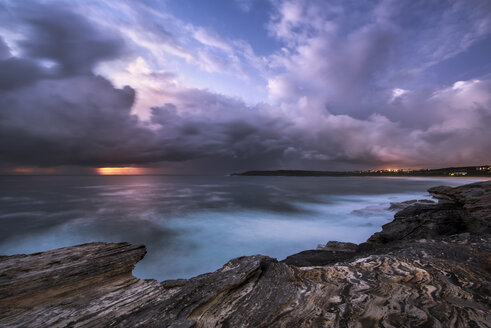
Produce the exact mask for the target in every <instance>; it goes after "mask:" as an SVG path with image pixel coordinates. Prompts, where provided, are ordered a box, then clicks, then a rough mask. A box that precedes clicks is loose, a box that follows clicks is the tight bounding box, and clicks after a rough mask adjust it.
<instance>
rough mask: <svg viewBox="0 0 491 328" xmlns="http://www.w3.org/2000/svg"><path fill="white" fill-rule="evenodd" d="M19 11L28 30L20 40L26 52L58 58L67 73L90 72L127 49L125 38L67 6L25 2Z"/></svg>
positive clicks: (57, 62)
mask: <svg viewBox="0 0 491 328" xmlns="http://www.w3.org/2000/svg"><path fill="white" fill-rule="evenodd" d="M17 12H18V13H19V14H18V18H19V19H20V20H21V22H22V23H23V24H25V26H26V33H27V38H26V40H23V41H21V42H19V45H20V47H21V48H22V51H23V54H24V55H25V56H27V57H29V58H37V59H44V60H52V61H54V62H55V63H56V65H58V67H57V68H58V69H59V71H60V73H61V74H63V75H74V74H90V73H91V71H92V68H93V66H94V65H95V64H97V63H98V62H100V61H102V60H107V59H113V58H116V57H118V56H119V55H121V54H122V52H123V49H124V42H123V40H122V39H121V38H119V37H117V36H115V35H113V34H109V33H108V32H107V31H106V32H104V31H101V30H99V29H97V28H95V27H94V25H92V24H91V23H90V22H88V21H87V20H86V19H85V18H82V17H81V16H80V15H76V14H74V13H72V12H71V11H69V10H68V9H66V8H56V7H53V6H49V7H48V6H42V5H33V4H29V5H27V4H24V5H23V6H22V5H21V7H20V8H18V10H17Z"/></svg>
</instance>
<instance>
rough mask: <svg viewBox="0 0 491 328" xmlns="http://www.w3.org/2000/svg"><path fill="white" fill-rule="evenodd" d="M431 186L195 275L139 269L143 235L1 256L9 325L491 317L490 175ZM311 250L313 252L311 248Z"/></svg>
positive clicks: (417, 322)
mask: <svg viewBox="0 0 491 328" xmlns="http://www.w3.org/2000/svg"><path fill="white" fill-rule="evenodd" d="M430 192H431V193H432V194H433V195H434V196H435V197H436V198H437V199H440V200H441V201H440V203H439V204H430V203H421V202H416V203H415V204H412V205H409V206H407V207H405V208H404V209H403V210H402V211H401V212H398V213H397V214H396V216H395V219H394V221H393V222H391V223H389V224H387V225H385V226H384V227H383V230H382V232H380V233H377V234H374V235H373V236H372V237H371V238H370V239H369V240H368V241H367V243H364V244H361V245H358V246H357V247H354V246H353V245H349V244H347V245H343V244H340V243H339V244H338V243H330V244H329V243H328V247H326V248H325V249H320V250H312V251H308V252H307V253H304V252H302V253H304V254H302V253H299V254H295V255H293V256H291V257H289V258H287V259H286V260H285V261H283V262H278V261H277V260H275V259H272V258H269V257H266V256H261V255H256V256H248V257H241V258H237V259H233V260H231V261H230V262H228V263H227V264H225V265H224V266H223V267H222V268H221V269H220V270H217V271H216V272H213V273H208V274H204V275H201V276H198V277H195V278H192V279H187V280H184V279H181V280H173V281H164V282H162V283H159V282H157V281H155V280H140V279H137V278H135V277H133V276H132V275H131V271H132V269H133V267H134V265H135V264H136V263H137V262H138V261H139V260H140V259H141V258H142V257H143V256H144V254H145V248H144V246H133V245H130V244H128V243H120V244H106V243H91V244H85V245H79V246H74V247H67V248H62V249H58V250H53V251H48V252H43V253H37V254H31V255H15V256H5V257H1V258H0V325H1V326H3V327H48V326H55V327H56V326H57V327H66V326H70V327H147V326H148V327H378V326H380V327H418V326H425V327H489V326H490V325H491V316H490V313H491V311H490V310H491V308H490V304H491V299H490V297H489V295H491V291H490V281H491V279H490V278H491V275H490V270H491V238H490V234H489V232H490V231H489V222H490V220H491V199H490V197H491V182H485V183H476V184H471V185H467V186H462V187H458V188H448V187H438V188H432V189H430ZM312 252H313V253H312Z"/></svg>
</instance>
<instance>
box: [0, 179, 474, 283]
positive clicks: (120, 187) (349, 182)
mask: <svg viewBox="0 0 491 328" xmlns="http://www.w3.org/2000/svg"><path fill="white" fill-rule="evenodd" d="M469 182H472V181H469V180H462V179H459V180H453V179H417V178H372V177H221V176H15V177H14V176H3V177H0V223H1V226H2V229H1V230H0V254H4V255H10V254H18V253H32V252H39V251H43V250H48V249H52V248H58V247H64V246H70V245H74V244H79V243H85V242H92V241H105V242H120V241H128V242H131V243H135V244H145V245H146V246H147V249H148V254H147V255H146V256H145V258H144V259H143V260H142V261H141V262H140V263H139V264H138V265H137V266H136V268H135V270H134V274H135V275H136V276H137V277H140V278H154V279H157V280H165V279H174V278H188V277H191V276H195V275H197V274H201V273H205V272H210V271H214V270H216V269H217V268H219V267H221V266H222V265H223V264H224V263H226V262H227V261H228V260H229V259H231V258H234V257H237V256H242V255H253V254H264V255H268V256H271V257H276V258H278V259H280V260H281V259H283V258H285V257H286V256H288V255H290V254H293V253H296V252H299V251H302V250H305V249H313V248H315V247H316V246H317V244H320V243H326V242H327V241H329V240H339V241H350V242H356V243H359V242H363V241H365V240H366V239H367V238H368V237H369V236H370V235H371V234H373V233H374V232H376V231H379V230H380V227H381V226H382V225H383V224H385V223H387V222H390V221H391V220H392V216H393V214H394V213H393V212H391V211H389V210H388V209H387V208H388V207H389V205H390V202H397V201H404V200H408V199H416V198H417V199H423V198H430V197H429V195H428V194H427V192H426V190H427V189H428V188H429V187H432V186H437V185H442V184H445V185H451V186H456V185H460V184H465V183H469Z"/></svg>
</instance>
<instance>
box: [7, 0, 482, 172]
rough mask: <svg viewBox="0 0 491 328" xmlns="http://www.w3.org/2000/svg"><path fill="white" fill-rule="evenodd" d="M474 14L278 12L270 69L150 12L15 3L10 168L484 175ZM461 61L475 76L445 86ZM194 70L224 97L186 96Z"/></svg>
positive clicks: (407, 9)
mask: <svg viewBox="0 0 491 328" xmlns="http://www.w3.org/2000/svg"><path fill="white" fill-rule="evenodd" d="M471 2H472V4H468V3H467V2H465V1H443V2H441V3H439V4H438V6H437V7H438V8H430V7H428V6H427V5H424V4H422V3H419V2H418V3H414V2H410V1H403V2H400V1H397V2H395V1H380V2H376V3H375V2H374V3H373V4H372V3H370V4H365V5H363V6H361V5H356V4H353V3H349V4H347V3H346V2H343V1H339V2H336V1H334V2H332V3H331V4H330V5H329V6H326V5H325V4H324V2H322V1H300V0H299V1H271V3H270V4H271V11H270V16H269V19H268V21H267V22H265V26H266V27H267V30H268V33H269V35H270V38H272V39H273V40H275V42H277V43H278V44H281V45H282V47H281V48H280V49H278V50H276V51H273V52H271V53H270V54H269V55H264V56H259V55H256V54H255V52H254V50H253V47H252V46H251V45H250V44H248V43H247V42H246V41H244V40H239V39H237V40H233V39H230V37H226V36H220V34H219V33H217V32H214V31H212V30H211V29H210V28H206V29H205V28H202V27H200V26H194V25H192V24H184V25H183V24H182V21H180V20H179V19H177V18H175V17H172V16H171V15H170V14H168V13H161V12H158V11H157V10H156V9H155V10H154V9H152V8H151V9H149V6H143V5H141V4H138V5H136V4H135V6H134V7H128V6H123V5H120V4H119V3H118V2H114V3H113V2H109V4H110V5H108V6H109V7H110V13H111V14H108V15H107V18H106V19H105V20H101V19H100V17H101V16H98V15H97V14H94V15H90V13H96V12H97V11H96V9H100V10H104V9H106V10H108V9H107V8H93V7H91V6H94V4H91V5H87V6H84V4H83V3H78V2H77V3H76V5H74V6H68V5H67V4H65V2H63V1H59V2H57V1H48V2H46V3H43V4H35V3H33V4H31V5H29V6H27V5H26V4H9V5H2V7H0V18H1V19H2V23H0V24H1V25H2V26H1V27H2V29H1V30H0V37H1V38H0V72H1V73H0V165H1V166H3V167H5V168H9V167H18V166H40V167H57V166H86V167H100V166H111V165H133V164H136V165H143V166H163V167H165V166H170V167H173V168H177V169H176V171H179V168H178V166H176V165H175V164H173V163H177V162H178V163H186V164H185V165H182V167H185V166H187V167H191V168H193V167H194V169H196V170H200V171H202V172H206V171H210V170H211V171H213V170H215V169H216V168H221V169H223V170H234V169H235V168H240V169H247V168H248V167H250V168H255V169H261V168H315V169H342V168H350V169H351V168H369V167H379V166H381V165H398V166H410V167H420V166H423V165H424V166H446V165H478V164H483V163H485V162H487V161H489V159H490V158H491V130H490V129H489V126H491V68H490V66H489V65H488V66H483V69H482V70H481V71H479V70H478V73H469V72H476V70H475V67H474V68H473V69H474V70H472V69H469V65H470V64H469V63H468V60H467V59H466V56H468V55H469V53H471V52H472V51H474V52H476V51H477V52H479V49H480V48H483V47H486V46H487V44H488V43H489V42H490V40H491V34H490V33H491V17H490V13H491V8H490V7H489V4H487V3H486V1H477V0H476V1H471ZM469 3H470V2H469ZM238 5H240V6H241V7H240V8H241V9H242V10H241V15H247V14H248V13H250V12H253V11H254V6H256V4H255V2H250V3H249V2H248V6H247V10H244V5H243V2H238ZM115 12H121V15H120V16H115V14H114V13H115ZM423 13H426V14H424V15H423ZM111 15H112V16H111ZM143 17H145V18H146V19H143ZM163 17H165V18H168V19H166V20H162V18H163ZM143 22H144V23H143ZM132 24H133V25H132ZM138 24H140V25H138ZM179 24H180V26H184V28H182V29H180V30H179V29H177V28H176V26H177V25H179ZM145 29H146V30H148V34H147V35H145V36H144V37H143V36H142V37H139V36H140V35H143V34H144V32H145ZM142 33H143V34H142ZM473 47H474V48H473ZM239 53H240V54H239ZM476 56H477V55H476ZM204 58H214V60H215V63H220V65H218V66H217V65H212V64H211V63H210V62H207V61H206V60H204ZM448 61H453V63H454V64H456V65H461V67H462V72H460V73H459V74H455V76H452V77H451V78H449V79H447V80H446V81H445V82H442V81H441V80H438V79H436V78H435V75H438V74H439V72H440V71H441V70H442V69H443V68H444V67H445V65H446V63H447V62H448ZM476 62H477V63H479V60H477V61H476ZM488 64H489V63H488ZM182 65H189V67H191V68H193V69H196V70H197V71H196V72H197V73H196V76H200V77H203V79H204V80H207V81H210V83H211V84H210V88H202V87H196V86H192V85H187V83H186V81H187V80H186V76H185V75H183V74H185V72H186V71H187V70H188V69H189V67H188V66H182ZM210 65H211V66H210ZM180 67H183V68H186V69H182V72H181V70H179V68H180ZM464 73H465V74H464ZM201 74H212V75H201ZM213 74H215V75H213ZM232 77H234V78H235V79H236V80H234V81H236V82H233V83H229V84H228V85H227V83H224V85H223V86H221V85H222V82H221V81H229V79H231V78H232ZM461 77H465V79H461ZM230 81H232V80H230ZM215 82H216V87H212V86H213V83H215ZM234 83H239V84H240V85H242V84H243V85H249V87H250V90H251V91H250V92H251V93H255V92H257V93H258V94H261V92H264V94H265V97H264V99H263V100H262V101H259V102H257V101H254V102H251V101H250V100H249V99H244V97H242V96H237V95H236V94H234V91H233V90H235V89H231V88H232V87H234V85H235V84H234ZM220 88H222V89H221V90H220ZM242 89H243V88H242ZM255 90H257V91H255ZM227 92H230V93H231V95H227ZM241 92H242V91H241Z"/></svg>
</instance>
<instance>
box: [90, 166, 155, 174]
mask: <svg viewBox="0 0 491 328" xmlns="http://www.w3.org/2000/svg"><path fill="white" fill-rule="evenodd" d="M96 172H97V174H100V175H140V174H145V173H146V170H145V169H143V168H140V167H131V166H125V167H98V168H97V169H96Z"/></svg>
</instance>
